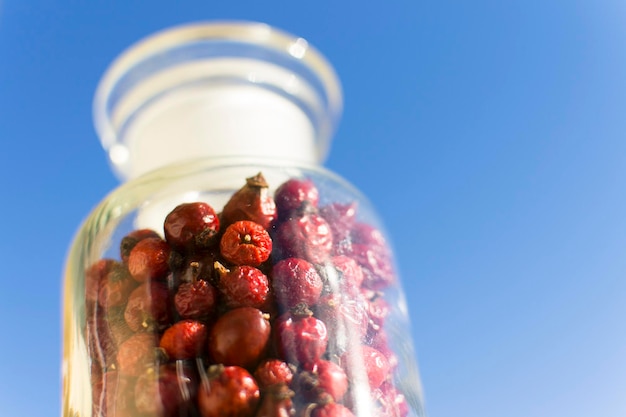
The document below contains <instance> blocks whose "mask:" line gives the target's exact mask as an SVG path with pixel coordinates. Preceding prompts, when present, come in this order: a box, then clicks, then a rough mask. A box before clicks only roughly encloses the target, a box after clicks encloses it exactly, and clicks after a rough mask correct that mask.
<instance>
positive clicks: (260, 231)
mask: <svg viewBox="0 0 626 417" xmlns="http://www.w3.org/2000/svg"><path fill="white" fill-rule="evenodd" d="M220 252H221V254H222V256H223V257H224V259H226V260H227V261H228V262H231V263H233V264H235V265H249V266H259V265H261V264H262V263H263V262H265V261H266V260H267V259H268V258H269V256H270V253H271V252H272V239H271V238H270V235H269V234H268V233H267V231H266V230H265V228H263V226H261V225H260V224H258V223H254V222H251V221H246V220H241V221H238V222H235V223H233V224H231V225H230V226H228V228H226V231H225V232H224V235H223V236H222V240H221V241H220Z"/></svg>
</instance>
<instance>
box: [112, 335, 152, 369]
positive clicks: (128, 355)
mask: <svg viewBox="0 0 626 417" xmlns="http://www.w3.org/2000/svg"><path fill="white" fill-rule="evenodd" d="M157 346H158V339H157V337H156V336H155V335H154V334H151V333H135V334H134V335H132V336H131V337H130V338H128V339H127V340H126V341H125V342H124V343H122V344H121V345H120V347H119V350H118V352H117V370H118V372H119V373H120V375H127V376H139V375H141V374H142V373H143V372H145V371H146V369H147V368H148V367H149V366H154V364H155V363H156V362H157V359H158V357H159V350H158V347H157Z"/></svg>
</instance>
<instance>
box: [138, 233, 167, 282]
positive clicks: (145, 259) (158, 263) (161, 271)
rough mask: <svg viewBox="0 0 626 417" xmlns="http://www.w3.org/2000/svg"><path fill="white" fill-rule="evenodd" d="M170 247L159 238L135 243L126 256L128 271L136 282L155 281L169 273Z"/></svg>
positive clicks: (150, 238)
mask: <svg viewBox="0 0 626 417" xmlns="http://www.w3.org/2000/svg"><path fill="white" fill-rule="evenodd" d="M169 258H170V247H169V245H168V244H167V242H165V241H164V240H163V239H161V238H156V237H149V238H146V239H143V240H140V241H139V242H137V244H136V245H135V247H133V249H132V250H131V251H130V255H129V256H128V270H129V271H130V274H131V275H132V276H133V278H135V279H136V280H137V281H138V282H146V281H148V280H151V281H156V280H162V279H164V278H165V276H166V275H167V273H168V272H169V269H170V268H169V263H168V261H169Z"/></svg>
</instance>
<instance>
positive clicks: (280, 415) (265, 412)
mask: <svg viewBox="0 0 626 417" xmlns="http://www.w3.org/2000/svg"><path fill="white" fill-rule="evenodd" d="M294 395H295V393H294V392H293V391H292V390H290V389H289V386H287V384H285V383H280V384H275V385H272V386H271V387H269V388H268V389H267V390H265V392H264V393H263V396H262V397H261V404H260V405H259V408H258V410H257V412H256V414H255V417H291V416H293V415H294V414H295V413H296V410H295V408H294V405H293V401H292V398H293V396H294Z"/></svg>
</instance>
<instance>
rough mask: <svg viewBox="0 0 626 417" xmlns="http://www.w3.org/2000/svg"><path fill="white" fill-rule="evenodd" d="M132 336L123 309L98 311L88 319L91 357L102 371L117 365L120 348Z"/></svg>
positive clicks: (87, 335) (87, 333) (88, 341)
mask: <svg viewBox="0 0 626 417" xmlns="http://www.w3.org/2000/svg"><path fill="white" fill-rule="evenodd" d="M131 335H132V331H131V330H130V329H129V328H128V326H127V325H126V321H125V320H124V315H123V310H121V309H112V310H106V311H105V310H104V309H98V310H97V311H96V312H95V314H94V315H92V316H89V317H87V326H86V338H87V345H88V348H89V355H90V356H91V358H92V360H93V363H94V364H97V365H98V366H99V367H100V370H107V369H109V368H110V367H111V365H113V364H114V363H115V360H116V355H117V350H118V346H119V345H120V344H121V343H122V342H124V341H125V340H126V339H128V338H129V337H130V336H131Z"/></svg>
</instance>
